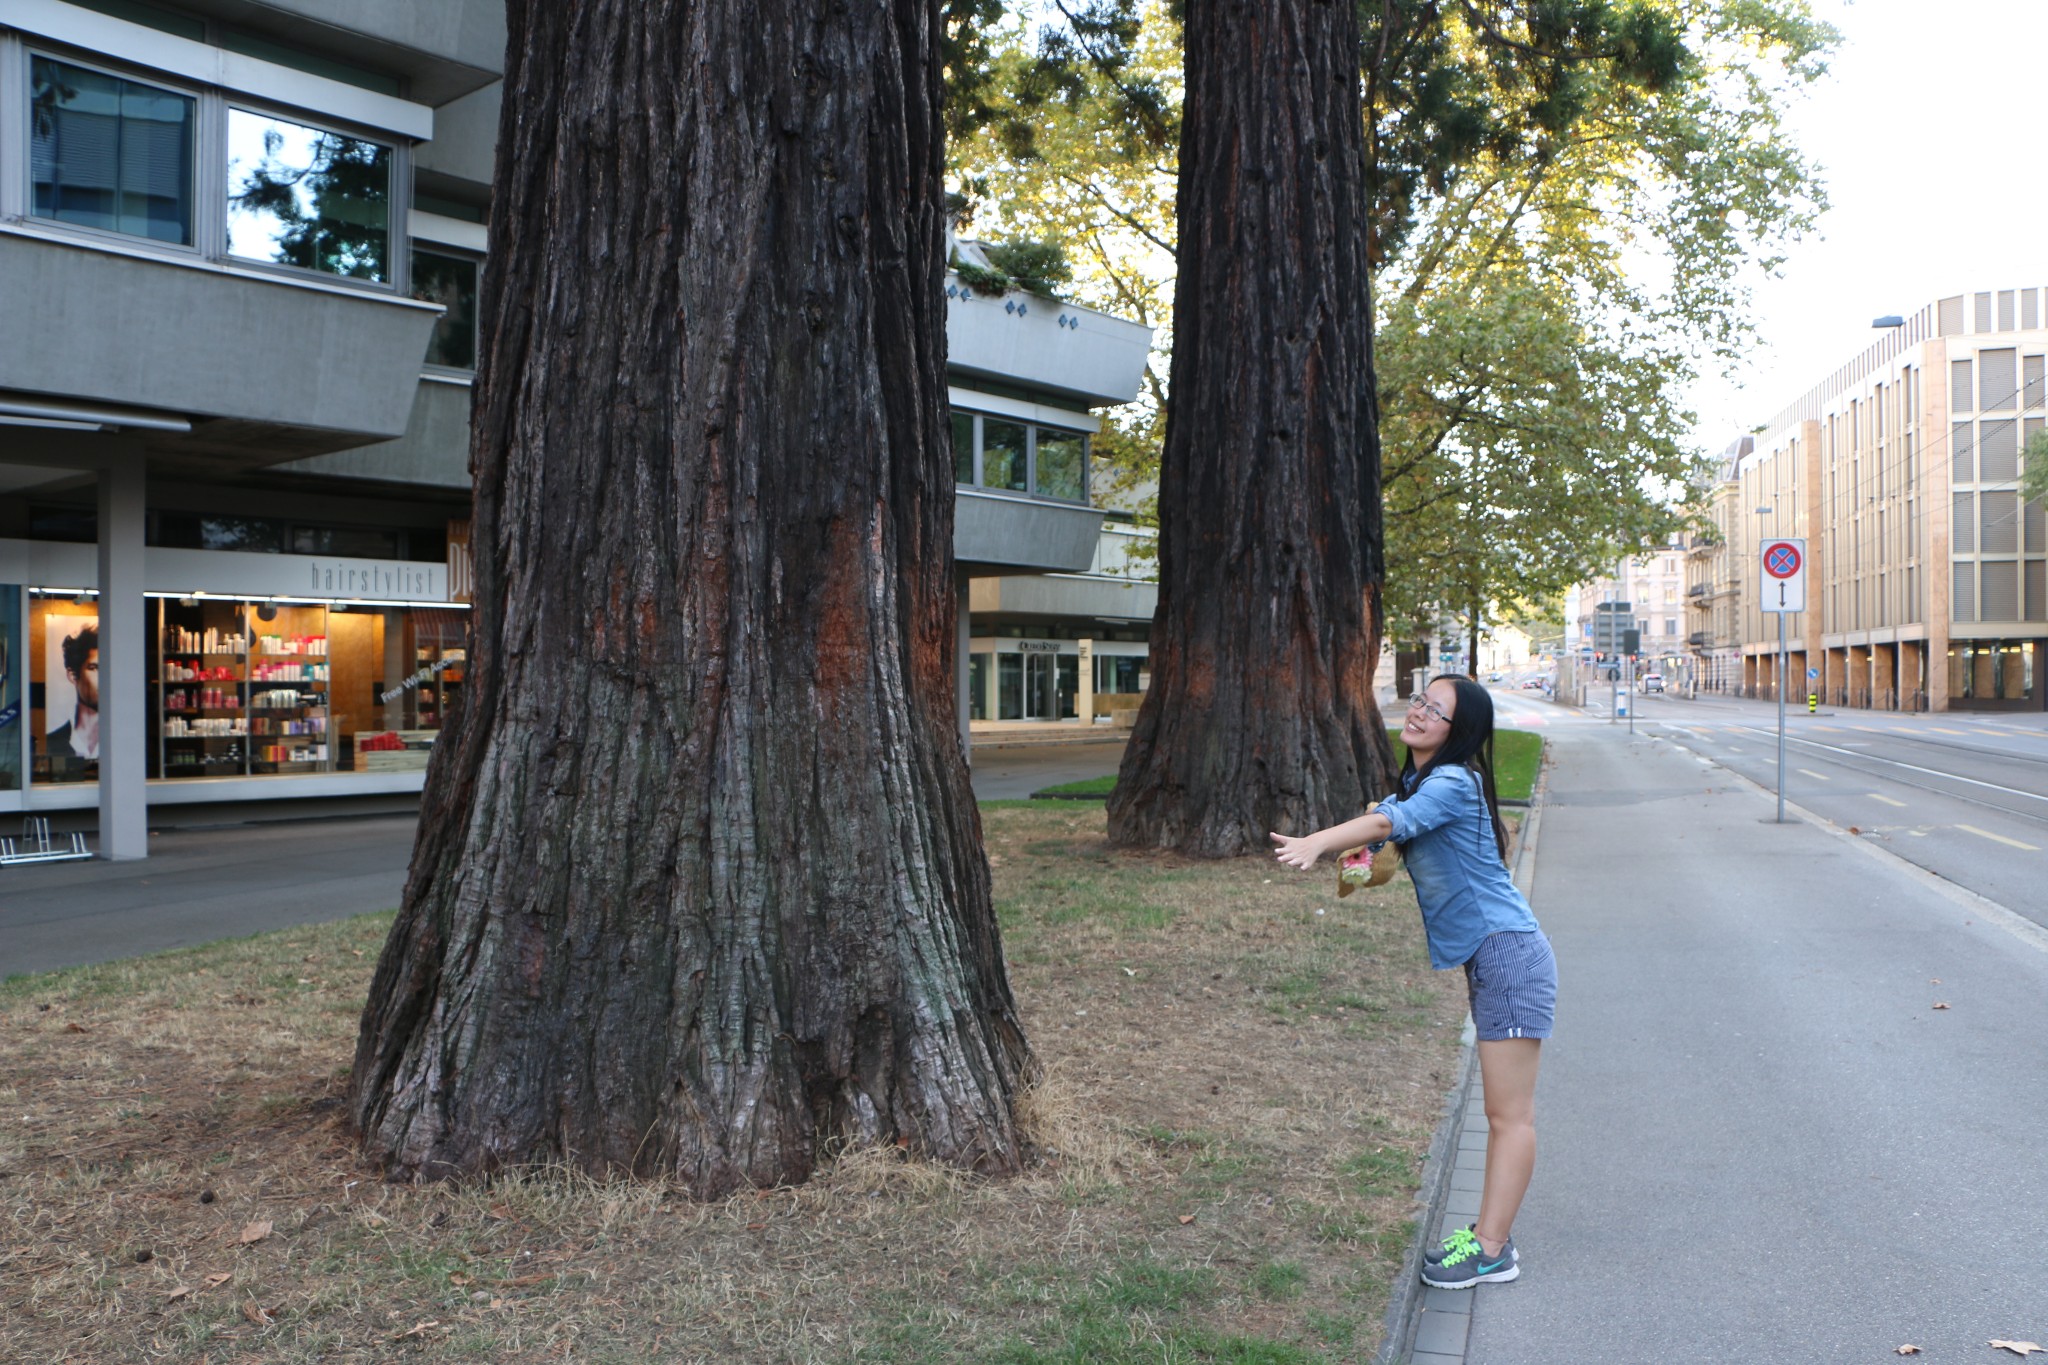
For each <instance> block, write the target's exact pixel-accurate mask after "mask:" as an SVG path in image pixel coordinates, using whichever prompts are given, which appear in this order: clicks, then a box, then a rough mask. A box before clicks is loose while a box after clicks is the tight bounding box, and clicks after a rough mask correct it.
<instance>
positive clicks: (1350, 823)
mask: <svg viewBox="0 0 2048 1365" xmlns="http://www.w3.org/2000/svg"><path fill="white" fill-rule="evenodd" d="M1393 832H1394V822H1393V821H1392V820H1389V819H1388V818H1387V817H1386V816H1384V815H1381V814H1380V813H1379V812H1378V811H1372V812H1370V813H1369V814H1366V815H1361V816H1359V817H1358V818H1357V819H1356V820H1346V821H1345V822H1344V823H1343V824H1341V825H1332V826H1330V827H1329V828H1328V829H1319V830H1317V831H1316V832H1315V833H1314V834H1304V835H1302V836H1301V837H1300V838H1298V839H1290V838H1288V837H1287V836H1286V835H1284V834H1275V835H1274V836H1273V842H1274V844H1276V845H1277V846H1278V847H1276V848H1275V849H1274V850H1273V856H1274V857H1275V858H1278V859H1279V860H1280V861H1281V862H1283V863H1285V864H1286V865H1287V866H1289V867H1300V868H1310V867H1314V866H1315V865H1316V860H1317V859H1318V858H1321V857H1323V856H1324V855H1326V854H1332V853H1342V852H1343V851H1344V850H1345V849H1347V848H1356V847H1357V846H1358V845H1360V844H1377V843H1381V842H1383V841H1384V840H1386V839H1387V838H1388V837H1389V836H1391V835H1392V834H1393Z"/></svg>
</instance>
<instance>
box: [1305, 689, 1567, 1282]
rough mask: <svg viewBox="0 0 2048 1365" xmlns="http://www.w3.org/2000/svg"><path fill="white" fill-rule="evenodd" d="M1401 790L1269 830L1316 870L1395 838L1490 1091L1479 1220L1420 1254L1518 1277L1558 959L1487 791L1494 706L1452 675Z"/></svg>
mask: <svg viewBox="0 0 2048 1365" xmlns="http://www.w3.org/2000/svg"><path fill="white" fill-rule="evenodd" d="M1401 741H1402V743H1404V744H1406V745H1407V746H1408V759H1407V761H1406V762H1405V763H1403V764H1402V765H1401V786H1400V791H1399V792H1398V793H1397V794H1396V795H1394V796H1390V797H1388V798H1386V799H1385V800H1383V801H1381V802H1380V803H1379V808H1378V809H1377V810H1374V811H1372V812H1371V813H1370V814H1367V815H1362V816H1360V817H1359V818H1357V819H1356V820H1348V821H1346V822H1345V823H1343V824H1341V825H1333V826H1332V827H1330V828H1329V829H1324V830H1317V831H1316V832H1315V833H1314V834H1310V835H1307V836H1306V837H1304V838H1299V839H1290V838H1287V837H1285V836H1284V835H1280V834H1275V835H1274V836H1273V842H1274V843H1275V844H1277V845H1278V848H1277V849H1276V850H1275V856H1277V857H1278V858H1279V860H1280V861H1281V862H1283V863H1285V864H1287V865H1288V866H1289V867H1298V868H1309V867H1313V866H1315V864H1316V862H1317V860H1318V859H1320V858H1322V857H1325V856H1335V855H1336V854H1338V853H1339V852H1341V851H1342V850H1344V849H1347V848H1351V847H1354V846H1355V845H1358V844H1374V845H1376V844H1380V843H1383V842H1385V841H1386V840H1388V839H1392V840H1393V841H1394V842H1395V843H1396V844H1398V845H1400V847H1401V858H1402V861H1403V862H1405V863H1407V865H1408V875H1409V876H1410V877H1411V878H1413V880H1414V882H1415V899H1416V901H1417V902H1418V903H1419V904H1420V905H1421V907H1422V925H1423V929H1424V931H1425V932H1426V933H1427V934H1428V937H1429V960H1430V965H1431V966H1433V967H1435V968H1437V970H1439V971H1445V970H1448V969H1449V968H1452V967H1459V966H1462V967H1463V968H1464V969H1465V986H1466V991H1467V994H1468V995H1469V997H1470V999H1471V1002H1472V1022H1473V1024H1474V1026H1475V1027H1476V1029H1477V1031H1478V1035H1479V1074H1480V1080H1481V1083H1482V1084H1483V1085H1484V1086H1485V1089H1486V1124H1487V1133H1488V1136H1487V1145H1486V1184H1485V1188H1484V1191H1483V1192H1482V1193H1481V1195H1480V1198H1479V1221H1478V1222H1476V1223H1474V1224H1472V1225H1471V1226H1470V1227H1466V1228H1460V1229H1459V1230H1458V1231H1456V1232H1454V1233H1452V1234H1451V1235H1450V1236H1449V1237H1446V1238H1445V1239H1444V1240H1443V1243H1442V1245H1441V1246H1438V1247H1435V1248H1432V1249H1431V1250H1430V1251H1428V1252H1426V1253H1425V1254H1424V1256H1423V1266H1422V1278H1423V1281H1424V1283H1426V1284H1432V1285H1435V1286H1437V1287H1438V1288H1440V1289H1470V1288H1471V1287H1472V1286H1473V1285H1475V1284H1482V1283H1485V1282H1487V1281H1504V1280H1512V1279H1514V1278H1515V1277H1516V1276H1517V1275H1519V1274H1521V1273H1522V1271H1521V1265H1520V1259H1519V1257H1518V1256H1517V1255H1516V1252H1515V1243H1514V1239H1513V1238H1512V1237H1511V1236H1510V1235H1509V1233H1510V1231H1511V1230H1512V1228H1513V1226H1514V1221H1515V1213H1516V1211H1517V1210H1519V1209H1520V1208H1521V1206H1522V1196H1523V1194H1524V1193H1525V1192H1526V1191H1527V1190H1528V1188H1529V1176H1530V1173H1531V1172H1533V1171H1534V1170H1535V1168H1536V1124H1535V1117H1536V1064H1537V1054H1538V1052H1539V1050H1540V1049H1541V1047H1542V1040H1543V1039H1545V1038H1548V1037H1549V1036H1550V1024H1551V1013H1552V1009H1553V1007H1554V1005H1555V1003H1556V999H1557V960H1556V959H1555V958H1554V957H1552V956H1551V952H1550V941H1549V940H1548V939H1547V938H1545V937H1544V936H1543V930H1542V929H1541V928H1540V927H1539V926H1538V925H1537V923H1536V916H1535V915H1534V914H1533V913H1531V912H1530V909H1529V902H1528V900H1527V899H1525V898H1524V897H1523V895H1522V893H1521V892H1520V891H1519V890H1518V889H1517V888H1516V886H1515V883H1514V880H1513V879H1512V878H1511V877H1510V876H1509V875H1508V870H1507V848H1508V838H1507V829H1506V827H1505V826H1503V825H1502V824H1501V819H1500V799H1499V797H1498V796H1497V795H1496V794H1495V792H1494V785H1493V698H1492V697H1490V696H1489V695H1487V692H1486V689H1485V688H1483V687H1481V686H1480V685H1479V684H1478V683H1476V682H1473V681H1471V680H1470V679H1468V678H1460V677H1454V676H1451V675H1444V676H1442V677H1438V678H1435V679H1433V680H1431V682H1430V684H1429V687H1428V688H1427V689H1426V690H1425V691H1423V692H1420V693H1418V694H1416V695H1415V696H1414V697H1413V698H1411V699H1410V700H1409V702H1408V720H1407V723H1406V724H1405V725H1403V726H1402V727H1401Z"/></svg>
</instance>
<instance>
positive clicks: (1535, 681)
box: [1522, 678, 1543, 692]
mask: <svg viewBox="0 0 2048 1365" xmlns="http://www.w3.org/2000/svg"><path fill="white" fill-rule="evenodd" d="M1522 690H1523V691H1524V692H1541V691H1542V690H1543V679H1541V678H1524V679H1522Z"/></svg>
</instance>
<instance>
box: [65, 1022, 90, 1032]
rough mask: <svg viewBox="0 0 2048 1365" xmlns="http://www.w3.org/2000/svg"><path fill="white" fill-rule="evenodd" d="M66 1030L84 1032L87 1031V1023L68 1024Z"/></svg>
mask: <svg viewBox="0 0 2048 1365" xmlns="http://www.w3.org/2000/svg"><path fill="white" fill-rule="evenodd" d="M64 1031H65V1032H66V1033H83V1032H85V1025H83V1024H79V1023H70V1024H66V1025H65V1026H64Z"/></svg>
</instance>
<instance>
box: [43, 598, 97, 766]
mask: <svg viewBox="0 0 2048 1365" xmlns="http://www.w3.org/2000/svg"><path fill="white" fill-rule="evenodd" d="M44 630H45V631H47V632H48V633H47V635H46V636H45V637H44V639H45V641H46V643H47V644H48V648H47V649H46V650H45V651H44V654H43V659H44V663H43V690H44V693H45V694H46V696H47V697H48V703H47V709H46V710H45V711H44V715H45V716H46V717H47V718H48V719H47V722H46V723H47V724H48V726H49V730H48V743H47V745H46V748H45V752H47V753H48V754H49V756H50V757H51V758H53V759H59V758H69V759H76V760H79V761H80V762H85V763H96V762H98V761H99V756H100V623H99V618H98V617H94V616H51V617H48V618H46V619H45V621H44Z"/></svg>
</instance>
